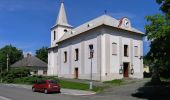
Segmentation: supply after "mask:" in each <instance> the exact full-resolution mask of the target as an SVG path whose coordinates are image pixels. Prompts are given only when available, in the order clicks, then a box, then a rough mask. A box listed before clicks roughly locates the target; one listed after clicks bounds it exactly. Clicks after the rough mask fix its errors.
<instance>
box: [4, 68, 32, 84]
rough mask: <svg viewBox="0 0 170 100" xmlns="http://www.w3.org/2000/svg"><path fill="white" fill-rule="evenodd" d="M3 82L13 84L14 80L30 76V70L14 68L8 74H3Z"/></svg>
mask: <svg viewBox="0 0 170 100" xmlns="http://www.w3.org/2000/svg"><path fill="white" fill-rule="evenodd" d="M2 76H3V80H4V81H5V82H7V83H13V82H14V79H16V78H22V77H27V76H30V69H28V68H14V69H11V70H10V71H9V72H6V73H3V74H2Z"/></svg>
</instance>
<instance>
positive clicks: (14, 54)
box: [0, 45, 23, 70]
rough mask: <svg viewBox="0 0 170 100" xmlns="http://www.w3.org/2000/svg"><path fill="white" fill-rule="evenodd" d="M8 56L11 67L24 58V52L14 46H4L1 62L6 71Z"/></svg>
mask: <svg viewBox="0 0 170 100" xmlns="http://www.w3.org/2000/svg"><path fill="white" fill-rule="evenodd" d="M7 54H8V56H9V65H11V64H13V63H15V62H16V61H18V60H20V59H22V58H23V52H22V50H19V49H17V48H16V47H14V46H12V45H6V46H4V47H3V48H1V49H0V62H1V63H2V67H3V70H6V66H7Z"/></svg>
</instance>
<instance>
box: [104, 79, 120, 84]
mask: <svg viewBox="0 0 170 100" xmlns="http://www.w3.org/2000/svg"><path fill="white" fill-rule="evenodd" d="M104 83H108V84H112V85H122V84H123V80H119V79H116V80H112V81H105V82H104Z"/></svg>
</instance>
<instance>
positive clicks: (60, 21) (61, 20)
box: [56, 2, 71, 27]
mask: <svg viewBox="0 0 170 100" xmlns="http://www.w3.org/2000/svg"><path fill="white" fill-rule="evenodd" d="M56 25H62V26H67V27H71V25H69V24H68V21H67V15H66V12H65V8H64V2H61V6H60V10H59V14H58V18H57V21H56Z"/></svg>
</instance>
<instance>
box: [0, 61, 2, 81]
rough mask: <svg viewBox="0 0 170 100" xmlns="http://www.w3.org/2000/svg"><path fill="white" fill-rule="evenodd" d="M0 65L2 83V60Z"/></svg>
mask: <svg viewBox="0 0 170 100" xmlns="http://www.w3.org/2000/svg"><path fill="white" fill-rule="evenodd" d="M0 67H1V81H0V83H2V62H0Z"/></svg>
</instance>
